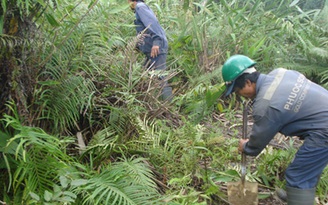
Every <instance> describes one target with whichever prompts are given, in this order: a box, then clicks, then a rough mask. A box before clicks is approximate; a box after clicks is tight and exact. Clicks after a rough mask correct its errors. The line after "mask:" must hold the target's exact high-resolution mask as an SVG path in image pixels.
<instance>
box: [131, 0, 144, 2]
mask: <svg viewBox="0 0 328 205" xmlns="http://www.w3.org/2000/svg"><path fill="white" fill-rule="evenodd" d="M132 1H137V2H138V1H141V2H145V1H144V0H132Z"/></svg>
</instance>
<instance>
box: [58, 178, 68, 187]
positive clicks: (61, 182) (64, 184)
mask: <svg viewBox="0 0 328 205" xmlns="http://www.w3.org/2000/svg"><path fill="white" fill-rule="evenodd" d="M59 180H60V184H61V185H62V187H64V188H67V186H68V184H69V181H68V179H67V178H66V177H65V176H60V177H59Z"/></svg>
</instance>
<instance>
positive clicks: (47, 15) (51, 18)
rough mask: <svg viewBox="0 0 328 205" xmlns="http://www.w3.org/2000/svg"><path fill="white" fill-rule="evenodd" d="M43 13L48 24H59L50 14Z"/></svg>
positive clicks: (54, 25)
mask: <svg viewBox="0 0 328 205" xmlns="http://www.w3.org/2000/svg"><path fill="white" fill-rule="evenodd" d="M45 15H46V18H47V20H48V22H49V23H50V25H52V26H53V27H59V26H60V24H59V23H58V22H57V21H56V19H55V18H54V17H53V16H52V15H51V14H45Z"/></svg>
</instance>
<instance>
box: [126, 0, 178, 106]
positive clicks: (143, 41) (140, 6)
mask: <svg viewBox="0 0 328 205" xmlns="http://www.w3.org/2000/svg"><path fill="white" fill-rule="evenodd" d="M128 2H129V4H130V7H131V9H132V10H133V11H134V12H135V16H136V20H135V21H134V24H135V26H136V31H137V35H142V37H140V41H139V42H138V44H137V47H138V49H139V50H140V51H141V52H142V53H144V54H145V56H146V61H145V66H147V67H148V68H147V69H154V70H161V71H164V70H165V69H166V57H167V52H168V42H167V39H166V35H165V31H164V29H163V28H162V27H161V25H160V24H159V22H158V20H157V18H156V15H155V14H154V12H153V11H152V10H151V9H150V8H149V6H148V5H146V4H145V3H144V1H143V0H128ZM159 78H160V80H162V86H163V90H162V99H163V100H168V101H170V100H171V98H172V88H171V87H170V86H169V85H168V83H167V81H166V80H165V77H164V76H160V77H159Z"/></svg>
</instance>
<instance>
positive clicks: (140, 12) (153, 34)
mask: <svg viewBox="0 0 328 205" xmlns="http://www.w3.org/2000/svg"><path fill="white" fill-rule="evenodd" d="M135 15H136V20H135V22H134V24H135V25H136V31H137V34H139V33H140V32H142V31H143V30H144V29H145V28H147V27H148V26H149V28H148V29H147V30H146V32H145V33H144V34H145V35H144V36H145V38H144V41H143V42H141V43H139V44H138V45H137V46H138V48H139V50H141V51H142V52H143V53H145V54H148V53H150V52H151V48H152V47H153V45H157V46H159V49H160V54H162V53H167V50H168V42H167V39H166V35H165V31H164V29H163V28H162V27H161V25H160V24H159V22H158V20H157V18H156V15H155V14H154V12H153V11H152V10H151V9H150V8H149V7H148V6H147V5H146V4H145V3H143V2H138V3H137V4H136V7H135Z"/></svg>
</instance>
